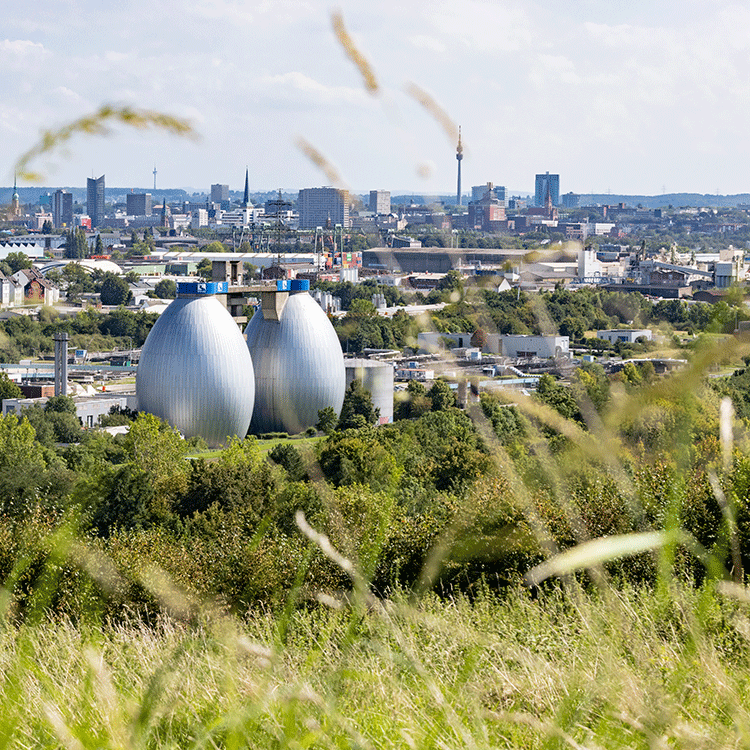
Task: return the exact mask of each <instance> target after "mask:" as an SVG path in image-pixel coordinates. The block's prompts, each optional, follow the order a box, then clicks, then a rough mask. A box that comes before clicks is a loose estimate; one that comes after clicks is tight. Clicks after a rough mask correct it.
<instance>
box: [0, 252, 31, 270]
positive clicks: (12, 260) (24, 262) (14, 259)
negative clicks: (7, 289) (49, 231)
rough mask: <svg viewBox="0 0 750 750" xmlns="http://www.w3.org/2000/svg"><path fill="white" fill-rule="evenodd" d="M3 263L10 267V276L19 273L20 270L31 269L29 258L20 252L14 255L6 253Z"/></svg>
mask: <svg viewBox="0 0 750 750" xmlns="http://www.w3.org/2000/svg"><path fill="white" fill-rule="evenodd" d="M5 262H6V263H7V264H8V265H9V266H10V272H11V273H12V274H13V273H16V272H17V271H20V270H21V269H22V268H31V258H29V256H28V255H26V253H23V252H21V251H20V250H18V251H17V252H14V253H8V255H7V256H6V258H5Z"/></svg>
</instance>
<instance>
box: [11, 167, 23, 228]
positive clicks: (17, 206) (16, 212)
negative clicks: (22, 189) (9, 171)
mask: <svg viewBox="0 0 750 750" xmlns="http://www.w3.org/2000/svg"><path fill="white" fill-rule="evenodd" d="M20 215H21V199H20V198H19V197H18V188H17V185H16V175H13V196H12V197H11V199H10V216H11V218H14V219H15V218H17V217H19V216H20Z"/></svg>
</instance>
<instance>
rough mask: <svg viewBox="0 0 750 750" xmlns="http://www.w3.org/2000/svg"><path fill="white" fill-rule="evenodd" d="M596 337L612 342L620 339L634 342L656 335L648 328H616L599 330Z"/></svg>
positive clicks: (624, 341) (622, 341)
mask: <svg viewBox="0 0 750 750" xmlns="http://www.w3.org/2000/svg"><path fill="white" fill-rule="evenodd" d="M596 337H597V338H599V339H604V341H609V343H610V344H616V343H617V342H618V341H619V342H621V343H624V344H634V343H635V342H636V341H637V340H638V339H640V338H644V339H646V341H651V340H652V339H653V337H654V335H653V333H652V332H651V331H650V330H649V329H648V328H640V329H634V328H615V329H613V330H609V331H597V332H596Z"/></svg>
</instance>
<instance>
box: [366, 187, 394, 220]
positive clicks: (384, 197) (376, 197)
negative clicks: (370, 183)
mask: <svg viewBox="0 0 750 750" xmlns="http://www.w3.org/2000/svg"><path fill="white" fill-rule="evenodd" d="M370 211H372V213H374V214H377V215H378V216H383V215H385V214H389V213H390V212H391V192H390V190H370Z"/></svg>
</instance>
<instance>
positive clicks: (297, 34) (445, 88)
mask: <svg viewBox="0 0 750 750" xmlns="http://www.w3.org/2000/svg"><path fill="white" fill-rule="evenodd" d="M334 9H335V8H334V6H331V5H328V4H326V3H322V2H318V0H308V1H307V2H305V0H300V1H299V2H289V1H287V0H273V1H269V2H235V1H234V0H202V1H201V2H200V3H185V2H178V1H177V0H159V1H157V2H152V1H150V2H145V0H121V1H120V2H118V3H116V4H115V3H102V2H101V0H55V1H54V2H51V1H50V0H40V2H37V3H36V4H33V5H26V6H25V7H22V6H21V5H20V4H18V3H14V4H12V5H10V7H8V8H6V9H4V21H5V23H4V25H3V29H4V30H3V32H2V33H3V34H4V36H5V38H2V37H1V36H0V66H1V67H2V70H3V74H2V76H0V81H1V83H0V94H2V101H3V107H2V108H0V137H2V139H3V141H4V142H5V144H6V145H5V148H4V149H3V160H4V164H3V165H2V166H3V175H4V177H3V179H2V180H0V181H4V182H7V181H8V180H12V174H11V173H12V164H13V161H14V159H15V157H16V156H18V155H19V154H20V153H21V152H23V151H24V150H25V149H26V148H28V147H29V146H31V145H32V144H33V143H34V141H35V140H36V138H37V137H38V133H39V131H40V129H41V128H43V127H54V126H58V125H62V124H64V123H65V122H67V121H69V120H72V119H75V118H76V117H79V116H81V115H82V114H85V113H87V112H89V111H92V110H93V109H95V108H96V107H97V106H99V105H100V104H102V103H104V102H119V103H128V104H133V105H137V106H142V107H148V108H153V109H158V110H161V111H165V112H169V113H172V114H176V115H179V116H182V117H187V118H189V119H190V120H191V121H192V122H193V124H194V126H195V129H196V130H197V131H198V133H199V134H200V135H201V140H200V141H199V142H197V143H194V142H190V141H181V140H179V139H175V138H172V137H168V136H165V135H162V134H153V133H146V134H141V133H132V132H127V131H124V130H121V129H118V130H117V131H116V132H115V133H114V134H113V135H112V136H110V137H109V138H106V139H101V138H86V139H83V138H77V139H74V141H72V142H71V144H70V147H69V149H68V150H67V153H65V154H63V153H59V154H56V155H55V157H54V158H53V159H49V160H42V161H40V162H38V163H37V164H36V165H35V166H36V167H37V168H39V169H42V170H43V171H44V172H45V175H46V176H47V179H46V180H45V182H46V183H47V184H50V185H56V184H59V185H65V184H68V185H82V184H84V183H85V178H86V177H89V176H91V175H92V174H94V175H96V176H98V175H100V174H102V173H104V174H106V176H107V184H108V185H112V186H115V185H117V186H133V187H148V186H149V185H150V184H151V183H152V176H151V170H152V169H153V166H154V163H156V165H157V168H158V170H159V176H158V181H159V185H160V186H163V187H166V186H170V187H178V186H179V187H194V188H199V189H207V188H208V186H209V185H210V184H211V183H212V182H228V183H229V184H230V186H231V187H232V189H238V190H239V189H241V188H242V185H243V181H244V168H245V165H246V164H247V165H248V166H249V169H250V185H251V188H252V189H258V190H260V189H275V188H279V187H281V188H284V189H285V190H294V189H298V188H302V187H312V186H316V185H323V184H327V178H326V177H325V176H324V175H323V174H322V172H321V171H320V170H319V169H318V168H317V167H316V166H315V165H313V164H312V163H311V162H310V161H309V159H308V158H307V157H306V156H304V155H303V154H302V153H301V152H300V150H299V148H298V147H297V146H296V142H297V139H298V138H299V137H303V138H304V139H305V140H306V141H307V142H309V143H310V144H311V145H312V146H314V147H315V148H316V149H317V150H318V151H319V152H320V153H322V154H324V155H325V157H326V158H327V159H328V160H329V161H330V162H331V163H332V164H333V165H335V166H336V168H337V169H338V172H339V173H340V175H341V177H342V181H343V183H344V184H345V185H346V186H348V187H350V188H352V189H354V190H357V191H360V190H369V189H375V188H379V189H389V190H391V191H392V192H402V191H406V190H409V191H414V192H424V193H436V192H443V193H450V192H451V191H453V190H455V172H456V160H455V143H454V142H452V140H451V139H450V138H449V137H448V136H447V135H446V133H445V131H444V128H443V127H442V126H441V124H440V123H438V122H437V121H436V120H435V118H434V117H432V116H431V114H430V113H428V112H427V111H425V109H424V108H423V107H422V106H421V105H420V104H419V103H418V102H416V101H415V100H414V99H413V98H412V97H411V96H410V95H409V94H408V93H407V87H408V86H409V84H410V83H415V84H417V85H418V86H419V87H420V88H422V89H424V90H425V91H427V92H428V93H429V94H430V95H431V96H432V97H433V99H434V100H435V101H436V102H438V103H439V105H440V106H441V107H442V109H443V110H444V111H445V112H447V114H448V115H449V116H450V118H451V119H452V120H453V122H454V123H456V124H460V125H461V126H462V132H463V136H464V143H465V147H466V151H465V158H464V161H463V175H464V179H463V184H464V187H465V188H466V189H468V187H469V186H471V185H479V184H483V183H485V182H487V181H492V182H494V183H496V184H504V185H506V186H507V187H508V188H509V189H511V190H532V189H533V183H534V174H535V173H537V172H544V171H547V170H549V171H550V172H558V173H559V174H560V187H561V191H562V192H567V191H569V190H572V191H574V192H591V191H594V192H606V191H607V190H608V189H609V190H611V191H612V192H613V193H630V194H634V193H643V194H658V193H661V192H662V191H666V192H676V191H685V192H708V193H713V192H716V191H717V190H718V191H720V192H721V193H737V192H745V191H750V139H748V138H747V132H748V124H749V123H748V120H750V111H749V108H748V103H750V6H748V5H746V4H740V3H731V2H724V1H723V0H711V1H709V0H684V1H683V2H679V3H678V2H673V1H672V0H661V1H660V0H655V1H654V2H650V3H646V2H636V1H634V2H630V3H625V2H612V1H609V0H608V1H607V2H604V0H574V1H572V2H568V3H564V4H563V3H557V2H555V3H553V2H551V1H550V2H534V1H533V0H527V1H524V2H521V1H516V0H508V1H505V0H499V1H498V2H479V1H477V0H455V1H451V2H442V1H437V0H436V1H434V2H412V3H403V4H401V5H400V6H398V5H394V4H392V3H385V2H381V0H368V2H342V3H341V4H340V5H339V6H338V9H339V10H340V11H341V13H342V14H343V17H344V20H345V23H346V26H347V29H348V31H349V33H350V34H351V36H352V38H353V39H354V40H355V43H356V45H357V47H358V48H359V50H360V51H361V52H362V54H363V55H364V56H365V58H366V59H367V60H368V61H369V62H370V64H371V66H372V68H373V70H374V72H375V74H376V77H377V80H378V83H379V90H378V93H377V94H376V95H374V96H373V95H371V94H368V93H367V91H366V90H365V88H364V86H363V84H362V78H361V76H360V74H359V72H358V70H357V69H356V68H355V66H354V65H353V64H352V63H351V62H350V61H349V60H348V59H347V58H346V56H345V54H344V52H343V50H342V48H341V46H340V45H339V44H338V42H337V41H336V39H335V37H334V34H333V31H332V24H331V12H332V11H333V10H334Z"/></svg>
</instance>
